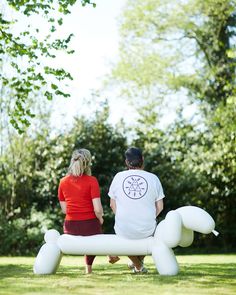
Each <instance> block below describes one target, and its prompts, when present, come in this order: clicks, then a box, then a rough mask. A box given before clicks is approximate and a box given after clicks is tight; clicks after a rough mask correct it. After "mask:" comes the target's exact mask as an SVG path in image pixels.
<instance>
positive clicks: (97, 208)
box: [92, 198, 103, 224]
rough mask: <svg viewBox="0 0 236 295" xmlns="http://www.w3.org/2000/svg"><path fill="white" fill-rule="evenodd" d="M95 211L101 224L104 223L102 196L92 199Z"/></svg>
mask: <svg viewBox="0 0 236 295" xmlns="http://www.w3.org/2000/svg"><path fill="white" fill-rule="evenodd" d="M92 201H93V209H94V213H95V215H96V217H97V219H98V220H99V222H100V223H101V224H103V217H102V216H103V208H102V203H101V199H100V198H95V199H92Z"/></svg>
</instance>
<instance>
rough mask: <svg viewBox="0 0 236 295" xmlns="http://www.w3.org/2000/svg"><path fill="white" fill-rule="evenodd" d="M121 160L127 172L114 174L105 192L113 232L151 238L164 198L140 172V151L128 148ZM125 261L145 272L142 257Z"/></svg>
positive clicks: (155, 183)
mask: <svg viewBox="0 0 236 295" xmlns="http://www.w3.org/2000/svg"><path fill="white" fill-rule="evenodd" d="M125 158H126V159H125V162H126V165H127V167H128V170H126V171H122V172H119V173H117V174H116V175H115V177H114V178H113V180H112V183H111V186H110V189H109V193H108V195H109V197H110V198H111V200H110V206H111V208H112V210H113V212H114V214H115V226H114V229H115V232H116V234H117V235H120V236H123V237H125V238H128V239H143V238H147V237H149V236H152V235H153V233H154V231H155V228H156V217H157V216H158V215H159V214H160V212H161V211H162V210H163V198H164V197H165V196H164V193H163V189H162V186H161V183H160V180H159V179H158V177H157V176H156V175H155V174H152V173H150V172H147V171H144V170H143V168H144V167H143V162H144V159H143V155H142V151H141V150H140V149H138V148H135V147H131V148H129V149H128V150H127V151H126V152H125ZM129 258H130V259H131V261H132V263H133V264H132V266H133V270H134V272H147V270H146V269H145V268H144V267H143V258H144V257H143V256H129ZM130 266H131V265H130ZM132 266H131V267H132Z"/></svg>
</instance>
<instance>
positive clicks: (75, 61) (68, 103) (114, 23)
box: [52, 0, 126, 124]
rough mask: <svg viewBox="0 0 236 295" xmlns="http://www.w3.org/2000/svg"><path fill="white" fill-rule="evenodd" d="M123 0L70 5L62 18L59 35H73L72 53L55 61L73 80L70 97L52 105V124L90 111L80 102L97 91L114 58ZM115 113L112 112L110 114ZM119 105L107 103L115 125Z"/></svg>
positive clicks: (56, 101) (116, 51)
mask: <svg viewBox="0 0 236 295" xmlns="http://www.w3.org/2000/svg"><path fill="white" fill-rule="evenodd" d="M125 2H126V0H100V1H96V3H97V6H96V8H93V7H92V6H91V5H87V6H85V7H82V6H81V5H80V4H79V3H78V4H76V5H75V6H73V9H72V13H71V14H70V15H68V16H67V17H65V18H64V22H63V26H62V27H61V29H62V33H63V34H70V33H73V34H74V37H73V39H72V42H71V48H73V49H74V50H75V54H73V55H71V56H69V57H67V58H66V59H65V58H64V59H63V58H61V59H60V57H59V58H58V60H59V63H60V65H61V66H64V67H65V68H66V69H68V71H70V72H71V73H72V76H73V77H74V81H73V82H72V83H71V85H70V92H71V93H72V96H71V97H70V98H69V99H64V98H56V99H55V100H54V104H53V109H54V112H53V116H52V121H56V120H58V119H57V118H58V116H59V117H60V116H61V118H63V121H66V122H67V123H68V124H70V123H71V122H72V120H71V119H72V118H73V116H75V115H77V114H79V115H81V114H85V115H88V116H89V113H90V112H91V110H92V111H94V109H93V107H92V108H91V106H90V108H88V107H87V106H86V105H85V103H84V99H88V98H91V93H92V92H95V91H96V90H99V89H100V88H101V87H102V83H103V81H104V79H105V77H106V75H107V74H109V72H110V69H111V64H112V63H114V62H115V61H116V60H117V58H118V45H119V32H118V17H119V15H120V13H121V11H122V8H123V7H124V5H125ZM114 110H116V111H114ZM122 113H123V110H122V105H119V110H118V111H117V105H116V103H115V102H113V103H112V104H111V120H112V122H113V123H116V122H117V121H118V120H119V119H120V118H121V117H122Z"/></svg>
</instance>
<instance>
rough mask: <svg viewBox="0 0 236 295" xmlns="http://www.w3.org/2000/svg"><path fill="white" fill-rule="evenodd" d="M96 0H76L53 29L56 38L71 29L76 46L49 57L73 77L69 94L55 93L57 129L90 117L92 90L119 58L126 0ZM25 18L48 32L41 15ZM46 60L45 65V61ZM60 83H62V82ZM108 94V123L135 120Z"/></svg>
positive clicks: (128, 109) (21, 26)
mask: <svg viewBox="0 0 236 295" xmlns="http://www.w3.org/2000/svg"><path fill="white" fill-rule="evenodd" d="M95 2H96V4H97V6H96V8H94V7H93V6H92V5H86V6H85V7H82V6H81V4H80V1H77V3H76V4H75V5H74V6H72V8H71V14H69V15H67V16H65V17H63V25H62V26H60V27H59V28H58V31H57V33H56V34H57V37H58V38H59V37H60V38H63V37H67V36H68V35H69V34H71V33H73V35H74V37H73V38H72V41H71V49H74V50H75V53H74V54H73V55H65V54H63V53H59V54H57V57H56V58H55V59H53V60H52V61H51V62H52V64H51V65H52V66H53V67H54V68H57V67H58V68H60V67H62V68H64V69H65V70H67V71H68V72H70V73H71V74H72V76H73V78H74V80H73V81H72V82H69V85H68V87H67V89H66V92H69V93H71V97H70V98H64V97H55V98H54V100H53V102H52V118H51V124H52V127H55V128H57V129H59V130H60V129H61V128H62V127H63V126H71V125H72V124H73V118H74V117H75V116H80V115H85V116H87V117H89V116H91V115H92V114H93V113H94V111H95V110H96V107H97V105H96V104H95V103H93V101H92V96H91V93H94V92H96V90H99V89H101V88H102V84H103V81H104V80H105V78H106V77H107V75H108V74H109V73H110V71H111V67H112V63H115V62H116V61H117V59H118V47H119V30H118V29H119V26H118V23H119V16H120V14H121V12H122V10H123V9H124V6H125V3H126V2H127V0H96V1H95ZM13 16H14V15H13ZM17 18H18V23H17V27H16V30H19V32H21V31H24V30H25V26H26V24H25V20H24V19H22V20H21V19H19V16H17ZM28 21H29V22H31V25H32V26H34V27H36V28H37V27H38V28H39V29H40V30H41V32H42V35H44V36H46V35H47V34H48V28H49V27H48V23H47V21H46V20H45V23H43V21H42V18H40V16H39V17H38V16H35V15H34V16H33V17H32V18H31V19H30V18H29V20H28ZM39 24H40V25H39ZM47 62H48V61H46V63H45V65H48V64H47ZM49 65H50V64H49ZM61 83H63V84H62V87H63V86H64V84H65V82H64V81H63V82H61ZM60 86H61V85H60ZM106 94H107V93H106ZM103 95H104V94H103ZM104 98H105V97H102V99H104ZM108 98H109V103H110V108H111V116H110V121H111V123H114V124H115V123H117V122H118V121H119V120H120V119H121V118H123V117H124V114H128V116H126V117H125V122H126V123H128V124H129V123H130V122H131V123H132V121H134V119H135V112H134V111H133V109H132V107H131V106H129V105H128V104H126V103H124V102H121V100H119V99H118V97H116V95H115V93H114V92H113V93H112V95H110V96H109V97H108ZM86 100H87V101H88V100H90V102H91V103H90V105H87V104H86V103H85V101H86ZM173 101H174V100H173ZM48 104H49V102H47V105H48ZM175 107H176V106H174V108H175ZM174 108H173V110H174ZM174 112H175V111H173V112H172V113H171V112H170V108H169V107H168V116H164V120H163V123H164V124H165V123H166V124H168V123H170V117H172V118H174V115H175V114H174ZM186 112H187V113H190V114H192V113H193V112H194V109H193V110H191V111H190V112H189V109H188V108H186ZM170 114H171V116H170Z"/></svg>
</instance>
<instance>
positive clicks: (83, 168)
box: [68, 149, 91, 176]
mask: <svg viewBox="0 0 236 295" xmlns="http://www.w3.org/2000/svg"><path fill="white" fill-rule="evenodd" d="M90 166H91V154H90V151H88V150H86V149H79V150H75V151H74V152H73V154H72V157H71V161H70V166H69V168H68V174H69V175H73V176H81V175H83V174H86V175H91V168H90Z"/></svg>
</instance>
